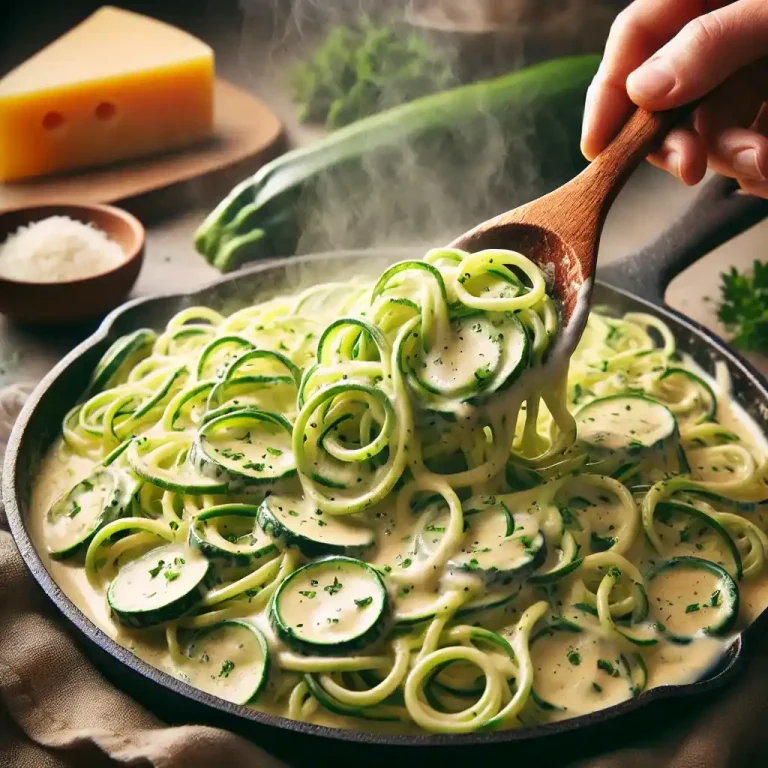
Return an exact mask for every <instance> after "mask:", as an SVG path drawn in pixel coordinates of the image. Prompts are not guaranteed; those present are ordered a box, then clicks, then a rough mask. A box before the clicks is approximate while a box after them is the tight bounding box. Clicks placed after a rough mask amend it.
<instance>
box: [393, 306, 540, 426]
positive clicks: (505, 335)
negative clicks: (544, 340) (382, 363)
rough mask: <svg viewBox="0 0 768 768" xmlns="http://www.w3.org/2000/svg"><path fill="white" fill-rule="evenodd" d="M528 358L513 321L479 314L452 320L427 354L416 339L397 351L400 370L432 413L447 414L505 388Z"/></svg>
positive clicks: (522, 335) (523, 334)
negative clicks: (467, 402)
mask: <svg viewBox="0 0 768 768" xmlns="http://www.w3.org/2000/svg"><path fill="white" fill-rule="evenodd" d="M529 358H530V349H529V342H528V335H527V334H526V332H525V329H524V328H523V325H522V323H521V322H520V321H519V320H518V319H517V317H516V315H514V314H512V313H493V314H490V313H483V312H480V313H473V314H471V315H465V316H462V317H458V318H454V319H453V320H452V321H451V323H450V326H449V328H448V331H447V333H446V337H445V338H436V339H434V343H432V345H431V346H430V349H429V351H424V348H423V346H422V345H421V344H420V343H418V341H417V340H416V339H412V341H411V343H410V344H408V345H403V346H401V348H400V361H399V364H400V367H401V369H402V370H403V371H406V372H407V374H408V381H409V384H410V386H411V389H412V390H413V391H414V392H415V393H416V395H417V396H418V397H419V399H421V400H422V401H424V403H425V404H426V405H427V406H428V407H429V408H430V409H431V410H437V411H451V410H455V408H456V405H457V401H458V402H464V401H471V402H475V401H480V400H482V399H483V398H485V397H487V396H488V395H491V394H493V393H494V392H498V391H499V390H502V389H504V388H506V387H508V386H509V385H510V384H512V383H513V382H514V381H515V380H516V379H517V378H518V377H519V376H520V374H521V373H522V372H523V371H524V370H525V368H526V367H527V366H528V363H529Z"/></svg>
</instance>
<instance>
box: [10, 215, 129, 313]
mask: <svg viewBox="0 0 768 768" xmlns="http://www.w3.org/2000/svg"><path fill="white" fill-rule="evenodd" d="M49 216H69V218H71V219H76V220H77V221H82V222H83V223H86V224H93V225H94V226H95V227H98V228H99V229H100V230H102V231H103V232H104V233H105V234H106V235H107V237H109V238H110V239H111V240H114V241H115V242H116V243H117V244H118V245H119V246H120V247H121V248H122V249H123V253H124V254H125V259H124V260H123V262H122V263H121V264H119V265H118V266H116V267H113V268H112V269H110V270H108V271H107V272H101V273H99V274H96V275H91V276H90V277H82V278H78V279H76V280H67V281H62V282H56V283H34V282H30V281H26V280H12V279H9V278H4V277H2V276H0V313H2V314H4V315H6V316H7V317H9V318H10V319H12V320H15V321H17V322H20V323H31V324H35V325H63V324H67V325H70V324H74V323H79V322H84V321H87V320H93V319H95V318H99V317H102V316H104V315H105V314H106V313H107V312H109V311H110V310H112V309H114V308H115V307H116V306H117V305H118V304H120V303H121V302H122V301H123V299H125V297H126V296H127V295H128V293H129V291H130V290H131V288H133V284H134V283H135V282H136V278H137V277H138V276H139V271H140V270H141V265H142V262H143V261H144V227H143V226H142V225H141V222H140V221H139V220H138V219H137V218H136V217H135V216H132V215H131V214H130V213H128V212H127V211H123V210H121V209H120V208H114V207H113V206H110V205H89V204H83V205H76V204H72V205H68V204H64V203H62V204H59V205H36V206H29V207H25V208H15V209H12V210H9V211H3V212H2V213H0V244H2V243H4V242H5V240H6V239H7V238H8V236H9V235H11V234H13V233H14V232H15V231H16V230H17V229H18V228H19V227H21V226H25V225H27V224H32V223H34V222H36V221H40V220H41V219H47V218H48V217H49Z"/></svg>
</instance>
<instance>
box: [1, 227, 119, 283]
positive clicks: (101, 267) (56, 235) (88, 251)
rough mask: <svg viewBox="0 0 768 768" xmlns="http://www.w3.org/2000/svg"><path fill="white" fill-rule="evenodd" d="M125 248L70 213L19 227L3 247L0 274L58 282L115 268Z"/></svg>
mask: <svg viewBox="0 0 768 768" xmlns="http://www.w3.org/2000/svg"><path fill="white" fill-rule="evenodd" d="M124 260H125V254H124V253H123V249H122V248H121V247H120V246H119V245H118V244H117V243H116V242H115V241H114V240H110V239H109V238H108V237H107V235H106V234H105V233H104V232H102V231H101V230H100V229H97V228H96V227H94V226H92V225H91V224H84V223H83V222H81V221H76V220H75V219H71V218H69V217H68V216H51V217H49V218H47V219H42V220H41V221H36V222H34V223H32V224H29V225H27V226H23V227H19V229H18V230H16V232H14V233H13V234H12V235H10V236H9V237H8V239H7V240H6V241H5V243H4V244H3V245H2V246H0V277H4V278H7V279H9V280H24V281H26V282H32V283H59V282H66V281H69V280H78V279H80V278H83V277H91V276H93V275H98V274H100V273H102V272H107V271H109V270H110V269H114V268H115V267H117V266H118V265H119V264H121V263H122V262H123V261H124Z"/></svg>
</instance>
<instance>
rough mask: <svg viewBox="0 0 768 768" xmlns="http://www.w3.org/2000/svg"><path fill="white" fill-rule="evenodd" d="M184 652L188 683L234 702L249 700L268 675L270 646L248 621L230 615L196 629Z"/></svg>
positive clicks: (254, 696) (263, 683)
mask: <svg viewBox="0 0 768 768" xmlns="http://www.w3.org/2000/svg"><path fill="white" fill-rule="evenodd" d="M184 655H185V656H186V657H187V658H188V659H189V662H190V663H189V664H186V665H185V666H184V677H185V679H186V681H187V682H188V683H190V685H193V686H194V687H195V688H199V689H200V690H202V691H206V693H210V694H213V695H214V696H218V697H219V698H220V699H225V700H226V701H231V702H233V703H234V704H249V703H250V702H252V701H254V700H255V699H256V698H258V696H259V694H260V693H261V692H262V690H264V686H265V685H266V683H267V679H268V677H269V667H270V655H269V646H268V645H267V641H266V639H265V638H264V635H263V634H262V633H261V632H260V631H259V630H258V629H257V628H256V627H255V626H254V625H253V624H251V623H250V622H249V621H243V620H239V619H229V620H227V621H222V622H221V623H220V624H214V625H213V626H212V627H206V628H205V629H201V630H199V631H198V632H196V633H195V634H194V635H193V636H192V637H191V638H190V640H189V643H188V644H187V647H186V648H185V651H184Z"/></svg>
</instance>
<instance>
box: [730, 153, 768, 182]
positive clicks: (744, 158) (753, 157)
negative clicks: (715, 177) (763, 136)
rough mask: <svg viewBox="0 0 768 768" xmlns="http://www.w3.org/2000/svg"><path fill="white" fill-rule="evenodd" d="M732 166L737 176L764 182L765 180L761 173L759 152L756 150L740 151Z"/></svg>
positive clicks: (734, 156)
mask: <svg viewBox="0 0 768 768" xmlns="http://www.w3.org/2000/svg"><path fill="white" fill-rule="evenodd" d="M731 166H732V167H733V170H734V171H735V172H736V175H737V176H743V177H745V178H747V179H755V180H757V181H763V180H764V178H765V177H764V176H763V174H762V172H761V171H760V165H759V164H758V162H757V151H756V150H754V149H740V150H739V151H738V152H736V154H735V155H733V157H732V158H731Z"/></svg>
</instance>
